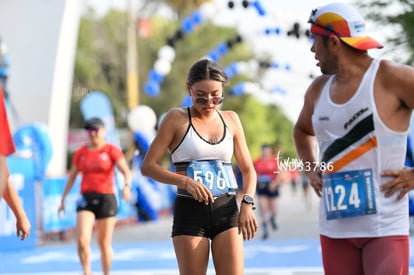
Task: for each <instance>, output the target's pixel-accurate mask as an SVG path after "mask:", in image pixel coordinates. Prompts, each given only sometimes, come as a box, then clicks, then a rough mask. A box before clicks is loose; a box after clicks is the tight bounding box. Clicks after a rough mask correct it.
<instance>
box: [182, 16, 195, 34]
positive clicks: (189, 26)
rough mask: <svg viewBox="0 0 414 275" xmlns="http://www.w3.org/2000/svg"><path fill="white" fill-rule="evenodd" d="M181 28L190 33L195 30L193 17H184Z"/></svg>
mask: <svg viewBox="0 0 414 275" xmlns="http://www.w3.org/2000/svg"><path fill="white" fill-rule="evenodd" d="M181 28H182V29H183V31H184V32H185V33H190V32H192V31H193V30H194V25H193V20H192V19H191V18H184V19H183V22H182V23H181Z"/></svg>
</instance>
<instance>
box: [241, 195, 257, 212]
mask: <svg viewBox="0 0 414 275" xmlns="http://www.w3.org/2000/svg"><path fill="white" fill-rule="evenodd" d="M241 202H242V203H247V204H251V205H252V210H255V209H256V207H255V206H254V198H253V197H252V196H250V195H247V194H246V195H243V198H242V201H241Z"/></svg>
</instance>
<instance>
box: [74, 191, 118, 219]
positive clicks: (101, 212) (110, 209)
mask: <svg viewBox="0 0 414 275" xmlns="http://www.w3.org/2000/svg"><path fill="white" fill-rule="evenodd" d="M117 210H118V205H117V201H116V197H115V195H114V194H100V193H84V194H81V197H80V198H79V199H78V202H77V207H76V212H79V211H91V212H93V213H94V214H95V218H96V219H104V218H109V217H113V216H115V215H116V213H117Z"/></svg>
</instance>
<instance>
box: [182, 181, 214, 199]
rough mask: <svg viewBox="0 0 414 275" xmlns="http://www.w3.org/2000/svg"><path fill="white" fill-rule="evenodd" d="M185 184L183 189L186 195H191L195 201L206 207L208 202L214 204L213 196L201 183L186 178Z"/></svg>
mask: <svg viewBox="0 0 414 275" xmlns="http://www.w3.org/2000/svg"><path fill="white" fill-rule="evenodd" d="M185 182H186V184H185V189H186V190H187V192H188V193H190V194H191V195H193V198H194V199H195V200H196V201H199V202H202V201H204V203H205V204H206V205H207V204H209V203H210V202H211V203H213V202H214V198H213V194H212V193H211V192H210V190H209V189H208V188H207V187H206V186H205V185H204V184H202V183H200V182H198V181H195V180H193V179H192V178H187V179H186V181H185Z"/></svg>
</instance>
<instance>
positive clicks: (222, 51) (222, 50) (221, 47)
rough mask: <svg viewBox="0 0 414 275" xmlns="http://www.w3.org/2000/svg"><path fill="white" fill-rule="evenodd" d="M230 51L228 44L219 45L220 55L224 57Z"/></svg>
mask: <svg viewBox="0 0 414 275" xmlns="http://www.w3.org/2000/svg"><path fill="white" fill-rule="evenodd" d="M228 51H229V46H227V44H226V43H221V44H219V45H218V46H217V52H218V53H219V54H220V55H224V54H226V53H227V52H228Z"/></svg>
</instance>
